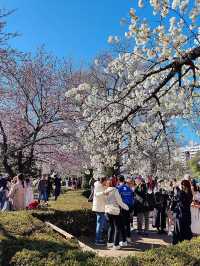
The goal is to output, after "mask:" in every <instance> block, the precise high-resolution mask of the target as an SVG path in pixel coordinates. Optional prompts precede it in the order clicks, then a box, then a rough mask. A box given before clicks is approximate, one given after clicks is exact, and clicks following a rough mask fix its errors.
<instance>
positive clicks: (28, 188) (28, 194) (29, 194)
mask: <svg viewBox="0 0 200 266" xmlns="http://www.w3.org/2000/svg"><path fill="white" fill-rule="evenodd" d="M33 199H34V196H33V188H32V181H31V178H26V179H25V206H26V207H28V206H29V204H30V203H32V202H33Z"/></svg>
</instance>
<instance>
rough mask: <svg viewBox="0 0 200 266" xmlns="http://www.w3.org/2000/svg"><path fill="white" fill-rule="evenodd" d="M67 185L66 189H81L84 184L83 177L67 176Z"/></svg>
mask: <svg viewBox="0 0 200 266" xmlns="http://www.w3.org/2000/svg"><path fill="white" fill-rule="evenodd" d="M65 186H66V189H72V190H76V189H80V188H81V186H82V179H81V178H80V177H73V178H71V177H67V178H66V179H65Z"/></svg>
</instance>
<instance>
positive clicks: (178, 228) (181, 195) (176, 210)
mask: <svg viewBox="0 0 200 266" xmlns="http://www.w3.org/2000/svg"><path fill="white" fill-rule="evenodd" d="M191 203H192V191H191V185H190V182H189V181H188V180H183V181H182V182H181V190H178V191H177V195H176V196H175V197H174V199H173V202H172V207H171V209H172V211H173V217H174V233H173V242H172V243H173V245H175V244H177V243H179V242H181V241H183V240H191V238H192V230H191V210H190V206H191Z"/></svg>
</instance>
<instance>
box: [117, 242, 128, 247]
mask: <svg viewBox="0 0 200 266" xmlns="http://www.w3.org/2000/svg"><path fill="white" fill-rule="evenodd" d="M119 245H120V247H127V246H128V243H127V241H125V242H123V241H120V242H119Z"/></svg>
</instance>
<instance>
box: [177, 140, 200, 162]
mask: <svg viewBox="0 0 200 266" xmlns="http://www.w3.org/2000/svg"><path fill="white" fill-rule="evenodd" d="M198 152H200V144H197V143H194V142H190V143H189V145H188V146H185V147H181V148H180V149H179V151H178V154H177V159H178V160H179V161H180V162H181V163H182V164H184V165H185V164H186V162H187V161H188V160H190V159H192V158H194V156H195V155H196V154H197V153H198Z"/></svg>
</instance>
